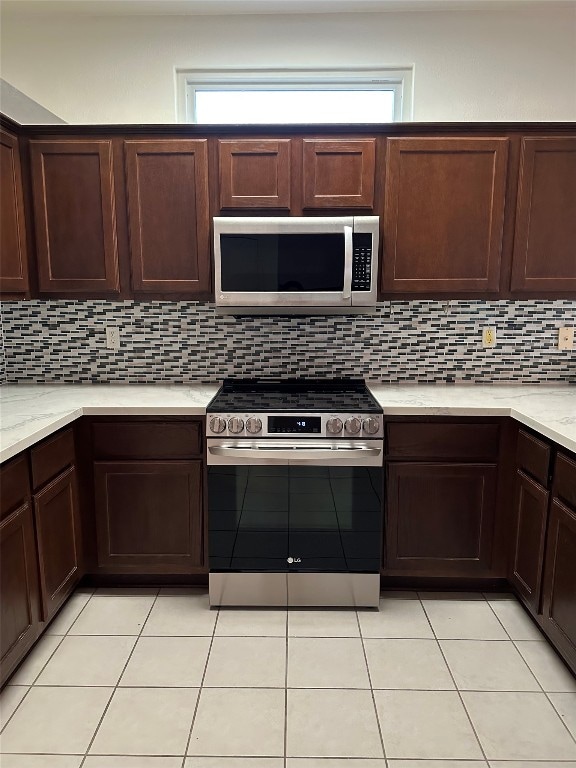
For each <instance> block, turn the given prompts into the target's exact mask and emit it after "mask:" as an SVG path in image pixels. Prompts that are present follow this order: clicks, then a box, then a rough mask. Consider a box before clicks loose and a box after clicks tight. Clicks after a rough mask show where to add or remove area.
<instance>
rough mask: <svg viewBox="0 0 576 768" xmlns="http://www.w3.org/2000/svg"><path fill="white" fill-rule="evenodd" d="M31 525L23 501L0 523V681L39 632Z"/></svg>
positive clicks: (27, 504)
mask: <svg viewBox="0 0 576 768" xmlns="http://www.w3.org/2000/svg"><path fill="white" fill-rule="evenodd" d="M39 620H40V616H39V595H38V571H37V567H36V546H35V542H34V525H33V523H32V510H31V508H30V504H29V503H28V502H25V503H24V504H23V505H22V506H21V507H19V508H18V509H16V510H14V511H13V512H12V514H11V515H9V516H8V517H6V518H5V519H4V520H3V521H2V523H1V524H0V685H2V684H3V683H4V682H5V681H6V679H7V678H8V676H9V675H10V674H11V673H12V672H13V671H14V669H15V668H16V666H17V665H18V663H19V662H20V660H21V659H22V658H23V657H24V655H25V654H26V653H27V652H28V650H29V649H30V648H31V647H32V644H33V643H34V641H35V640H36V638H37V637H38V633H39Z"/></svg>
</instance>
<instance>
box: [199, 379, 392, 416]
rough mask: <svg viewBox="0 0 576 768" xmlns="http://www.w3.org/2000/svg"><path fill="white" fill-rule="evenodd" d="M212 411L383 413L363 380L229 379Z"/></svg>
mask: <svg viewBox="0 0 576 768" xmlns="http://www.w3.org/2000/svg"><path fill="white" fill-rule="evenodd" d="M207 411H208V412H209V413H234V412H242V413H245V412H252V413H261V412H263V411H269V412H282V411H295V412H301V413H304V412H308V413H310V412H314V411H315V412H318V413H322V412H329V413H336V412H341V413H356V412H358V413H382V408H381V407H380V406H379V405H378V403H377V402H376V400H375V399H374V398H373V397H372V395H371V394H370V392H369V391H368V388H367V387H366V384H365V382H364V380H363V379H225V381H224V384H223V385H222V388H221V389H220V391H219V392H218V393H217V394H216V396H215V397H214V399H213V400H212V401H211V402H210V404H209V405H208V408H207Z"/></svg>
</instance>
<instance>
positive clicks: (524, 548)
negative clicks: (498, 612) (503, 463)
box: [509, 470, 549, 614]
mask: <svg viewBox="0 0 576 768" xmlns="http://www.w3.org/2000/svg"><path fill="white" fill-rule="evenodd" d="M548 497H549V494H548V491H547V490H546V489H545V488H542V486H540V485H538V484H537V483H535V482H534V481H533V480H531V479H530V478H529V477H528V476H527V475H525V474H524V473H523V472H521V471H520V470H518V472H517V473H516V492H515V499H514V514H515V525H514V531H513V537H512V545H513V546H512V558H511V568H510V574H509V578H510V581H511V582H512V584H513V585H514V586H515V587H516V589H517V590H518V592H519V593H520V594H521V595H522V596H523V597H524V599H525V601H526V602H527V603H528V605H529V606H530V607H531V608H532V610H533V611H534V613H535V614H536V613H538V608H539V604H540V587H541V580H542V566H543V563H544V544H545V539H546V522H547V519H548Z"/></svg>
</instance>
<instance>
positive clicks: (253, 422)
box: [246, 416, 262, 435]
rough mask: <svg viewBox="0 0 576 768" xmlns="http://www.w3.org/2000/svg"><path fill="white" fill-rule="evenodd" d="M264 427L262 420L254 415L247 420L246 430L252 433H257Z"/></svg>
mask: <svg viewBox="0 0 576 768" xmlns="http://www.w3.org/2000/svg"><path fill="white" fill-rule="evenodd" d="M261 429H262V421H261V420H260V419H257V418H256V417H254V416H252V417H250V418H249V419H247V420H246V432H250V434H251V435H255V434H256V433H257V432H260V430H261Z"/></svg>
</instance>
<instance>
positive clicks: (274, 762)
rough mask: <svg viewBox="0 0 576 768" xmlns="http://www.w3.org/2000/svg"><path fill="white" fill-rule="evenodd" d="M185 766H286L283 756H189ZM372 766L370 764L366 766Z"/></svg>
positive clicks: (274, 767) (368, 767)
mask: <svg viewBox="0 0 576 768" xmlns="http://www.w3.org/2000/svg"><path fill="white" fill-rule="evenodd" d="M184 768H284V758H283V757H187V758H186V762H185V763H184ZM326 768H328V766H326ZM365 768H370V766H365Z"/></svg>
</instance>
